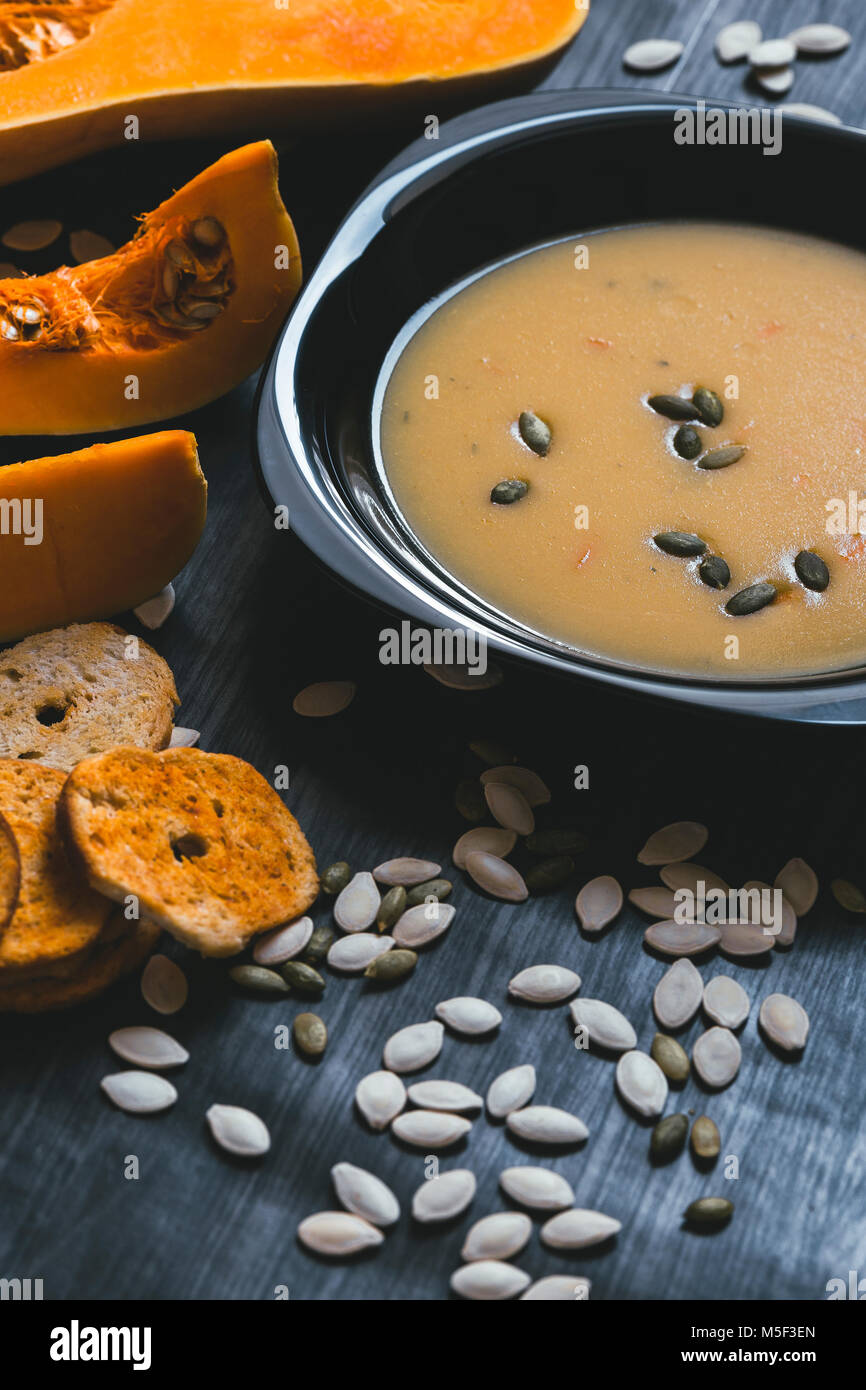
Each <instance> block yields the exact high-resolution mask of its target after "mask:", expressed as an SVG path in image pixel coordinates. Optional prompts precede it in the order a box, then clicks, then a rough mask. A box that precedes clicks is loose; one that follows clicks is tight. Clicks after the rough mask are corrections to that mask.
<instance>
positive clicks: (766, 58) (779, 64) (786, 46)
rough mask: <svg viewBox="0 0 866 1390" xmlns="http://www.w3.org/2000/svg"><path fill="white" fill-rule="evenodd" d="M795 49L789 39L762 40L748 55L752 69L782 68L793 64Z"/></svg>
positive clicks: (795, 54)
mask: <svg viewBox="0 0 866 1390" xmlns="http://www.w3.org/2000/svg"><path fill="white" fill-rule="evenodd" d="M796 56H797V49H796V47H795V45H794V44H793V43H792V42H791V40H790V39H764V40H763V41H762V42H761V43H758V44H755V47H754V48H753V49H752V51H751V53H750V54H749V62H750V64H751V65H752V67H753V68H783V67H787V66H788V64H789V63H793V61H794V59H795V58H796Z"/></svg>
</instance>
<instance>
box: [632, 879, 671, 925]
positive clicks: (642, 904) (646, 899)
mask: <svg viewBox="0 0 866 1390" xmlns="http://www.w3.org/2000/svg"><path fill="white" fill-rule="evenodd" d="M628 900H629V902H630V903H632V904H633V905H634V906H635V907H636V908H639V910H640V911H641V912H646V913H647V914H648V915H649V916H650V917H658V918H660V919H661V920H665V919H668V920H670V919H672V918H673V915H674V913H675V912H676V909H677V900H676V898H675V897H674V895H673V891H672V890H671V889H670V888H655V887H652V888H632V890H631V892H630V893H629V895H628Z"/></svg>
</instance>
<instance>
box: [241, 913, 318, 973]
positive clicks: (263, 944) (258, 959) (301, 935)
mask: <svg viewBox="0 0 866 1390" xmlns="http://www.w3.org/2000/svg"><path fill="white" fill-rule="evenodd" d="M312 935H313V923H312V921H311V919H310V918H309V917H299V918H298V919H297V921H295V922H289V923H287V925H286V926H284V927H277V928H276V929H275V930H274V931H269V932H265V934H264V935H263V936H259V937H256V942H255V945H254V946H253V960H254V961H255V963H256V965H282V964H283V962H284V961H287V960H292V958H293V957H294V956H299V955H300V954H301V952H302V951H303V949H304V947H305V946H306V945H308V944H309V941H310V938H311V937H312Z"/></svg>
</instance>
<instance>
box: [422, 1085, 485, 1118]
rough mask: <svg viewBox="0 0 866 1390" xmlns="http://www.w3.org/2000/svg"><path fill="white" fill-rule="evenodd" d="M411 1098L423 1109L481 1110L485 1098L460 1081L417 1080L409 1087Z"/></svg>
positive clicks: (456, 1112)
mask: <svg viewBox="0 0 866 1390" xmlns="http://www.w3.org/2000/svg"><path fill="white" fill-rule="evenodd" d="M409 1099H410V1100H411V1102H412V1104H413V1105H419V1106H420V1107H421V1109H422V1110H451V1111H452V1112H453V1113H454V1114H455V1115H459V1114H460V1112H461V1111H463V1110H480V1108H481V1106H482V1105H483V1104H484V1099H483V1097H482V1096H479V1095H478V1094H477V1093H476V1092H475V1091H470V1089H469V1087H468V1086H463V1085H461V1083H460V1082H459V1081H435V1080H434V1081H416V1082H415V1084H414V1085H412V1086H410V1087H409Z"/></svg>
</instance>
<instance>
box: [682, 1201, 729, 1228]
mask: <svg viewBox="0 0 866 1390" xmlns="http://www.w3.org/2000/svg"><path fill="white" fill-rule="evenodd" d="M733 1214H734V1204H733V1202H729V1201H728V1199H727V1197H699V1198H698V1200H697V1201H696V1202H692V1203H691V1204H690V1205H689V1206H687V1207H686V1209H685V1211H684V1212H683V1216H684V1217H685V1219H686V1221H691V1222H693V1224H694V1225H695V1226H721V1224H722V1222H723V1221H729V1220H730V1219H731V1217H732V1216H733Z"/></svg>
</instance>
